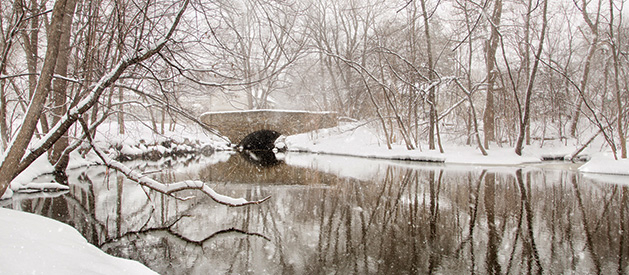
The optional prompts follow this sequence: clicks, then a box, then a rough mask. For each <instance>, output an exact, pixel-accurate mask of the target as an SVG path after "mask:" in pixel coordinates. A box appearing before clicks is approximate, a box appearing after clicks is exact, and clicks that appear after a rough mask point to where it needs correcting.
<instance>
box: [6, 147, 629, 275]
mask: <svg viewBox="0 0 629 275" xmlns="http://www.w3.org/2000/svg"><path fill="white" fill-rule="evenodd" d="M127 165H129V166H131V167H133V168H134V169H139V170H141V171H143V172H144V173H146V174H147V175H150V176H152V177H154V178H156V179H158V180H160V181H162V182H175V181H180V180H185V179H201V180H203V181H204V182H207V183H208V184H209V185H210V186H211V187H212V188H214V189H215V190H216V191H218V192H219V193H221V194H224V195H228V196H233V197H245V198H247V199H251V200H255V199H260V198H263V197H266V196H268V195H270V196H271V198H270V199H269V200H267V201H265V202H264V203H262V204H259V205H249V206H244V207H237V208H234V207H227V206H224V205H220V204H217V203H216V202H214V201H213V200H212V199H210V198H209V197H207V196H205V195H203V194H202V193H200V192H196V191H194V190H188V191H182V192H178V193H176V194H174V196H168V195H165V194H161V193H158V192H155V191H152V190H148V189H144V188H142V187H140V186H139V185H137V184H135V183H134V182H130V181H128V180H127V179H126V178H125V177H124V176H123V175H120V174H118V173H116V172H115V171H113V170H108V169H106V168H105V167H100V166H93V167H88V168H81V169H75V170H71V171H69V173H68V176H69V184H70V190H69V191H68V192H63V193H57V194H43V195H42V194H39V195H36V196H33V195H23V194H15V196H14V198H13V201H12V203H11V204H10V205H5V207H11V208H14V209H20V210H23V211H27V212H33V213H38V214H41V215H43V216H48V217H51V218H54V219H56V220H60V221H62V222H65V223H68V224H70V225H72V226H73V227H75V228H76V229H77V230H78V231H79V232H81V233H82V234H83V235H84V236H85V238H86V239H87V240H88V241H89V242H91V243H93V244H95V245H97V246H99V247H101V249H103V250H104V251H105V252H107V253H110V254H112V255H115V256H119V257H124V258H129V259H134V260H137V261H139V262H142V263H143V264H145V265H147V266H148V267H150V268H151V269H153V270H155V271H157V272H158V273H160V274H307V273H310V274H418V273H419V274H427V273H437V272H438V273H442V274H470V273H481V274H497V273H501V274H523V273H538V272H539V273H547V274H565V273H569V274H574V273H579V274H590V273H603V274H610V273H623V272H629V248H627V247H629V245H628V244H629V233H628V232H629V230H627V228H629V206H628V205H629V199H628V196H629V185H626V184H618V183H614V182H625V183H627V182H629V178H627V177H603V176H588V175H584V174H580V173H578V172H577V171H576V168H577V167H578V164H566V163H562V162H554V163H544V164H541V165H528V166H522V167H500V166H486V167H484V166H473V165H469V166H466V165H457V166H453V165H443V164H426V163H417V162H415V163H413V162H403V161H388V160H374V159H363V158H353V157H344V156H330V155H314V154H299V153H287V154H281V156H280V157H277V158H276V157H275V155H272V156H270V155H259V154H245V155H243V154H234V153H227V152H218V153H215V154H213V155H211V156H190V157H188V158H179V159H164V160H160V161H158V162H145V161H135V162H130V163H127ZM47 177H51V176H47Z"/></svg>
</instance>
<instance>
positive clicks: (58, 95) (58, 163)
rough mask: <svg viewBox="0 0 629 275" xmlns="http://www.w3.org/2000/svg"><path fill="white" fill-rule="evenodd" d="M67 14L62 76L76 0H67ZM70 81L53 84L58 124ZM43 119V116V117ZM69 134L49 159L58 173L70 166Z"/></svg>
mask: <svg viewBox="0 0 629 275" xmlns="http://www.w3.org/2000/svg"><path fill="white" fill-rule="evenodd" d="M67 1H68V2H67V3H66V8H65V15H64V17H63V27H62V30H61V32H62V33H61V37H60V38H59V39H60V41H59V57H57V64H56V67H55V74H56V75H60V76H67V74H68V61H69V56H70V52H71V47H70V35H71V33H72V32H71V30H72V18H73V17H74V9H75V7H76V2H77V1H76V0H67ZM67 87H68V82H67V81H66V80H61V79H57V80H55V82H54V85H53V94H52V104H53V107H52V124H53V125H54V124H56V123H57V122H59V120H60V119H61V116H63V115H64V114H65V113H66V110H67V105H66V104H67V100H66V98H67V97H68V92H67ZM42 119H43V118H42ZM68 144H69V143H68V136H67V133H66V134H64V135H63V136H62V137H61V138H59V140H57V142H55V144H54V145H53V147H52V150H51V152H50V154H49V157H48V160H49V161H50V163H51V164H53V165H54V166H55V172H56V173H57V174H64V171H65V169H66V167H67V166H68V155H67V154H66V155H64V154H63V152H64V151H65V149H66V148H67V147H68Z"/></svg>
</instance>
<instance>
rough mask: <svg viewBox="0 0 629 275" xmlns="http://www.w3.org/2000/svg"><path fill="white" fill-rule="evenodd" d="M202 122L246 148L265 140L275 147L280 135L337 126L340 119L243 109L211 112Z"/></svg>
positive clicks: (322, 114)
mask: <svg viewBox="0 0 629 275" xmlns="http://www.w3.org/2000/svg"><path fill="white" fill-rule="evenodd" d="M200 119H201V121H202V122H203V123H205V124H208V125H210V126H211V127H213V128H214V129H216V130H218V131H219V132H220V134H222V135H224V136H226V137H227V138H228V139H229V140H230V141H231V143H232V144H240V145H243V144H248V143H250V140H251V139H264V140H265V141H260V142H262V143H266V144H268V143H269V142H270V144H271V145H272V143H273V142H274V141H275V139H277V138H278V137H279V136H280V135H286V136H288V135H294V134H299V133H305V132H310V131H313V130H317V129H322V128H330V127H334V126H336V125H337V121H338V116H337V114H336V113H333V112H310V111H294V110H244V111H226V112H208V113H204V114H202V115H201V117H200ZM245 149H248V148H246V147H245ZM255 149H263V148H257V147H256V148H255ZM266 149H269V148H266Z"/></svg>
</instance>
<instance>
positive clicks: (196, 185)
mask: <svg viewBox="0 0 629 275" xmlns="http://www.w3.org/2000/svg"><path fill="white" fill-rule="evenodd" d="M79 122H80V124H81V126H82V127H83V131H85V133H86V135H85V136H86V137H87V139H88V142H89V143H90V145H91V146H92V149H93V150H94V152H95V153H96V154H97V155H98V157H99V158H100V159H101V160H102V161H103V163H104V164H105V165H106V166H107V167H110V168H113V169H115V170H116V171H118V172H120V173H122V174H124V175H125V176H126V177H127V178H128V179H130V180H132V181H135V182H137V183H138V184H140V185H142V186H146V187H148V188H151V189H153V190H155V191H158V192H160V193H164V194H169V195H170V194H172V193H175V192H178V191H183V190H191V189H198V190H200V191H201V192H203V193H205V194H206V195H208V196H209V197H210V198H212V199H213V200H214V201H216V202H218V203H220V204H223V205H227V206H233V207H236V206H245V205H250V204H260V203H262V202H264V201H266V200H268V199H269V198H270V197H271V196H267V197H265V198H263V199H261V200H255V201H249V200H247V199H245V198H232V197H229V196H225V195H222V194H219V193H218V192H216V191H214V189H212V188H211V187H210V186H208V185H207V184H205V183H204V182H202V181H198V180H186V181H180V182H175V183H169V184H165V183H161V182H158V181H156V180H154V179H152V178H150V177H148V176H146V175H143V174H141V173H140V172H138V171H135V170H133V169H131V168H129V167H127V166H126V165H124V164H122V163H121V162H119V161H116V160H114V159H111V158H110V157H109V156H107V155H106V154H104V153H103V152H101V151H100V149H98V148H97V147H96V146H95V145H94V142H93V140H92V137H91V135H89V129H88V126H87V123H85V121H84V120H83V119H79Z"/></svg>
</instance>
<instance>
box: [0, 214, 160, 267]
mask: <svg viewBox="0 0 629 275" xmlns="http://www.w3.org/2000/svg"><path fill="white" fill-rule="evenodd" d="M0 224H2V226H0V266H1V267H2V271H0V273H2V274H157V273H155V272H154V271H152V270H150V269H149V268H147V267H146V266H144V265H142V264H140V263H138V262H136V261H131V260H126V259H122V258H117V257H114V256H111V255H109V254H106V253H105V252H103V251H102V250H100V249H98V248H97V247H95V246H93V245H91V244H89V243H88V242H87V241H86V240H85V238H83V236H81V234H80V233H79V232H78V231H76V229H74V228H72V227H70V226H69V225H67V224H64V223H61V222H58V221H55V220H52V219H48V218H44V217H41V216H38V215H35V214H31V213H26V212H21V211H16V210H11V209H5V208H0Z"/></svg>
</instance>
